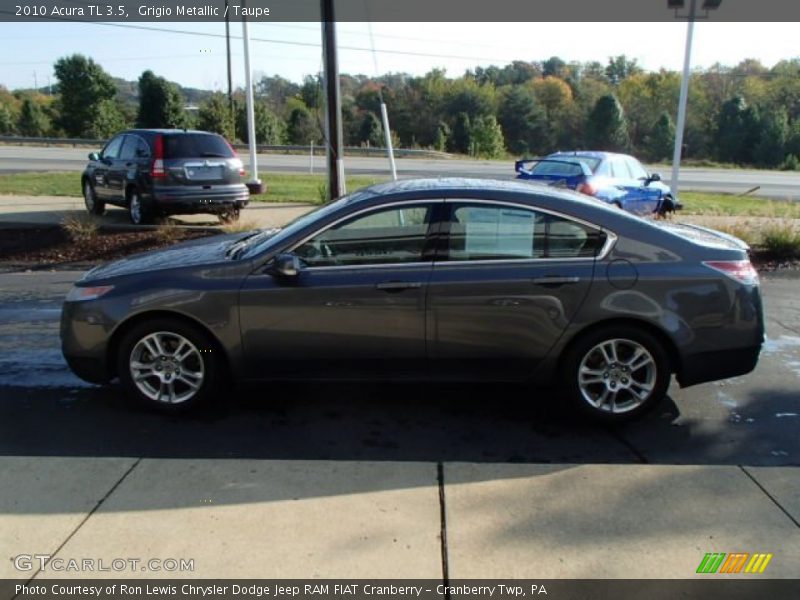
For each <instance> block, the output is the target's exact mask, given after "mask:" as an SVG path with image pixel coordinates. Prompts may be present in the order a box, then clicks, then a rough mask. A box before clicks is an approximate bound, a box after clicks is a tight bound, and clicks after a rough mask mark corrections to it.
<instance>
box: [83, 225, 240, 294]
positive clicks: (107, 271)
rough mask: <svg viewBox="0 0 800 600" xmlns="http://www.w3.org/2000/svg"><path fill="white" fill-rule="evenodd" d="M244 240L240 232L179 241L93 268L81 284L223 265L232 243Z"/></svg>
mask: <svg viewBox="0 0 800 600" xmlns="http://www.w3.org/2000/svg"><path fill="white" fill-rule="evenodd" d="M242 237H245V236H244V235H243V234H241V233H237V234H230V235H213V236H210V237H207V238H201V239H199V240H191V241H188V242H182V243H180V244H176V245H174V246H171V247H169V248H165V249H162V250H153V251H151V252H145V253H142V254H134V255H132V256H129V257H127V258H123V259H122V260H117V261H114V262H110V263H107V264H104V265H100V266H99V267H95V268H94V269H92V270H91V271H89V272H87V273H86V274H85V275H84V276H83V278H82V279H81V282H88V281H95V280H99V279H109V278H111V277H120V276H123V275H132V274H134V273H142V272H145V271H160V270H163V269H175V268H181V267H189V266H195V265H203V264H211V263H219V262H225V261H226V260H227V258H226V256H225V251H226V250H227V248H228V247H229V246H230V245H231V243H232V242H234V241H236V240H238V239H241V238H242Z"/></svg>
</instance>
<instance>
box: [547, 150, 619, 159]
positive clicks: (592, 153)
mask: <svg viewBox="0 0 800 600" xmlns="http://www.w3.org/2000/svg"><path fill="white" fill-rule="evenodd" d="M556 156H559V157H566V156H578V157H584V158H597V159H599V160H605V159H606V158H611V157H612V156H625V157H628V156H630V155H628V154H622V153H620V152H605V151H601V150H569V151H567V150H559V151H558V152H554V153H553V154H550V155H549V156H548V157H547V158H552V157H556Z"/></svg>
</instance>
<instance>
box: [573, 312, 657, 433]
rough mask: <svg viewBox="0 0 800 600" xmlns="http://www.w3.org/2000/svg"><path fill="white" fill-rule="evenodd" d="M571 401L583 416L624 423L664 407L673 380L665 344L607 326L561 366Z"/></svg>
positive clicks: (587, 337)
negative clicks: (653, 409) (663, 403)
mask: <svg viewBox="0 0 800 600" xmlns="http://www.w3.org/2000/svg"><path fill="white" fill-rule="evenodd" d="M563 365H564V369H563V373H562V376H563V381H564V385H565V389H566V390H567V393H568V394H569V396H570V400H571V401H572V403H573V404H574V405H575V406H576V408H577V409H578V410H580V411H581V412H582V413H583V414H584V415H585V416H588V417H590V418H592V419H595V420H599V421H603V422H605V423H621V422H624V421H629V420H631V419H634V418H636V417H639V416H641V415H643V414H644V413H646V412H648V411H649V410H651V409H652V408H653V407H655V406H656V405H657V404H658V403H659V402H661V401H662V400H663V399H664V397H665V396H666V393H667V388H668V387H669V382H670V377H671V375H672V373H671V370H670V364H669V356H668V355H667V352H666V350H665V349H664V347H663V345H662V344H661V342H660V341H659V340H658V339H656V338H655V337H654V336H652V335H651V334H649V333H648V332H646V331H642V330H640V329H638V328H635V327H631V326H622V327H619V326H616V327H603V328H601V329H598V330H596V331H594V332H591V333H589V334H587V335H585V336H584V337H582V338H580V339H579V340H578V342H577V343H576V344H575V345H574V346H573V347H572V348H571V349H570V351H569V352H568V354H567V356H566V360H565V361H564V363H563Z"/></svg>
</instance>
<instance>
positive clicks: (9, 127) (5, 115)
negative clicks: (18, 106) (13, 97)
mask: <svg viewBox="0 0 800 600" xmlns="http://www.w3.org/2000/svg"><path fill="white" fill-rule="evenodd" d="M12 133H14V116H13V115H12V114H11V109H9V108H8V107H7V106H6V105H5V104H0V135H10V134H12Z"/></svg>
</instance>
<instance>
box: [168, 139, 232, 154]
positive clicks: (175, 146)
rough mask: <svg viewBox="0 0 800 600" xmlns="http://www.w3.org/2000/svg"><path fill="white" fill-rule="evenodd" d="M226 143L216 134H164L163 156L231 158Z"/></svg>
mask: <svg viewBox="0 0 800 600" xmlns="http://www.w3.org/2000/svg"><path fill="white" fill-rule="evenodd" d="M233 156H234V154H233V151H232V150H231V148H230V146H228V143H227V142H226V141H225V140H224V139H223V138H222V137H220V136H218V135H211V134H207V133H181V134H177V135H167V136H164V158H209V157H211V158H233Z"/></svg>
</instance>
